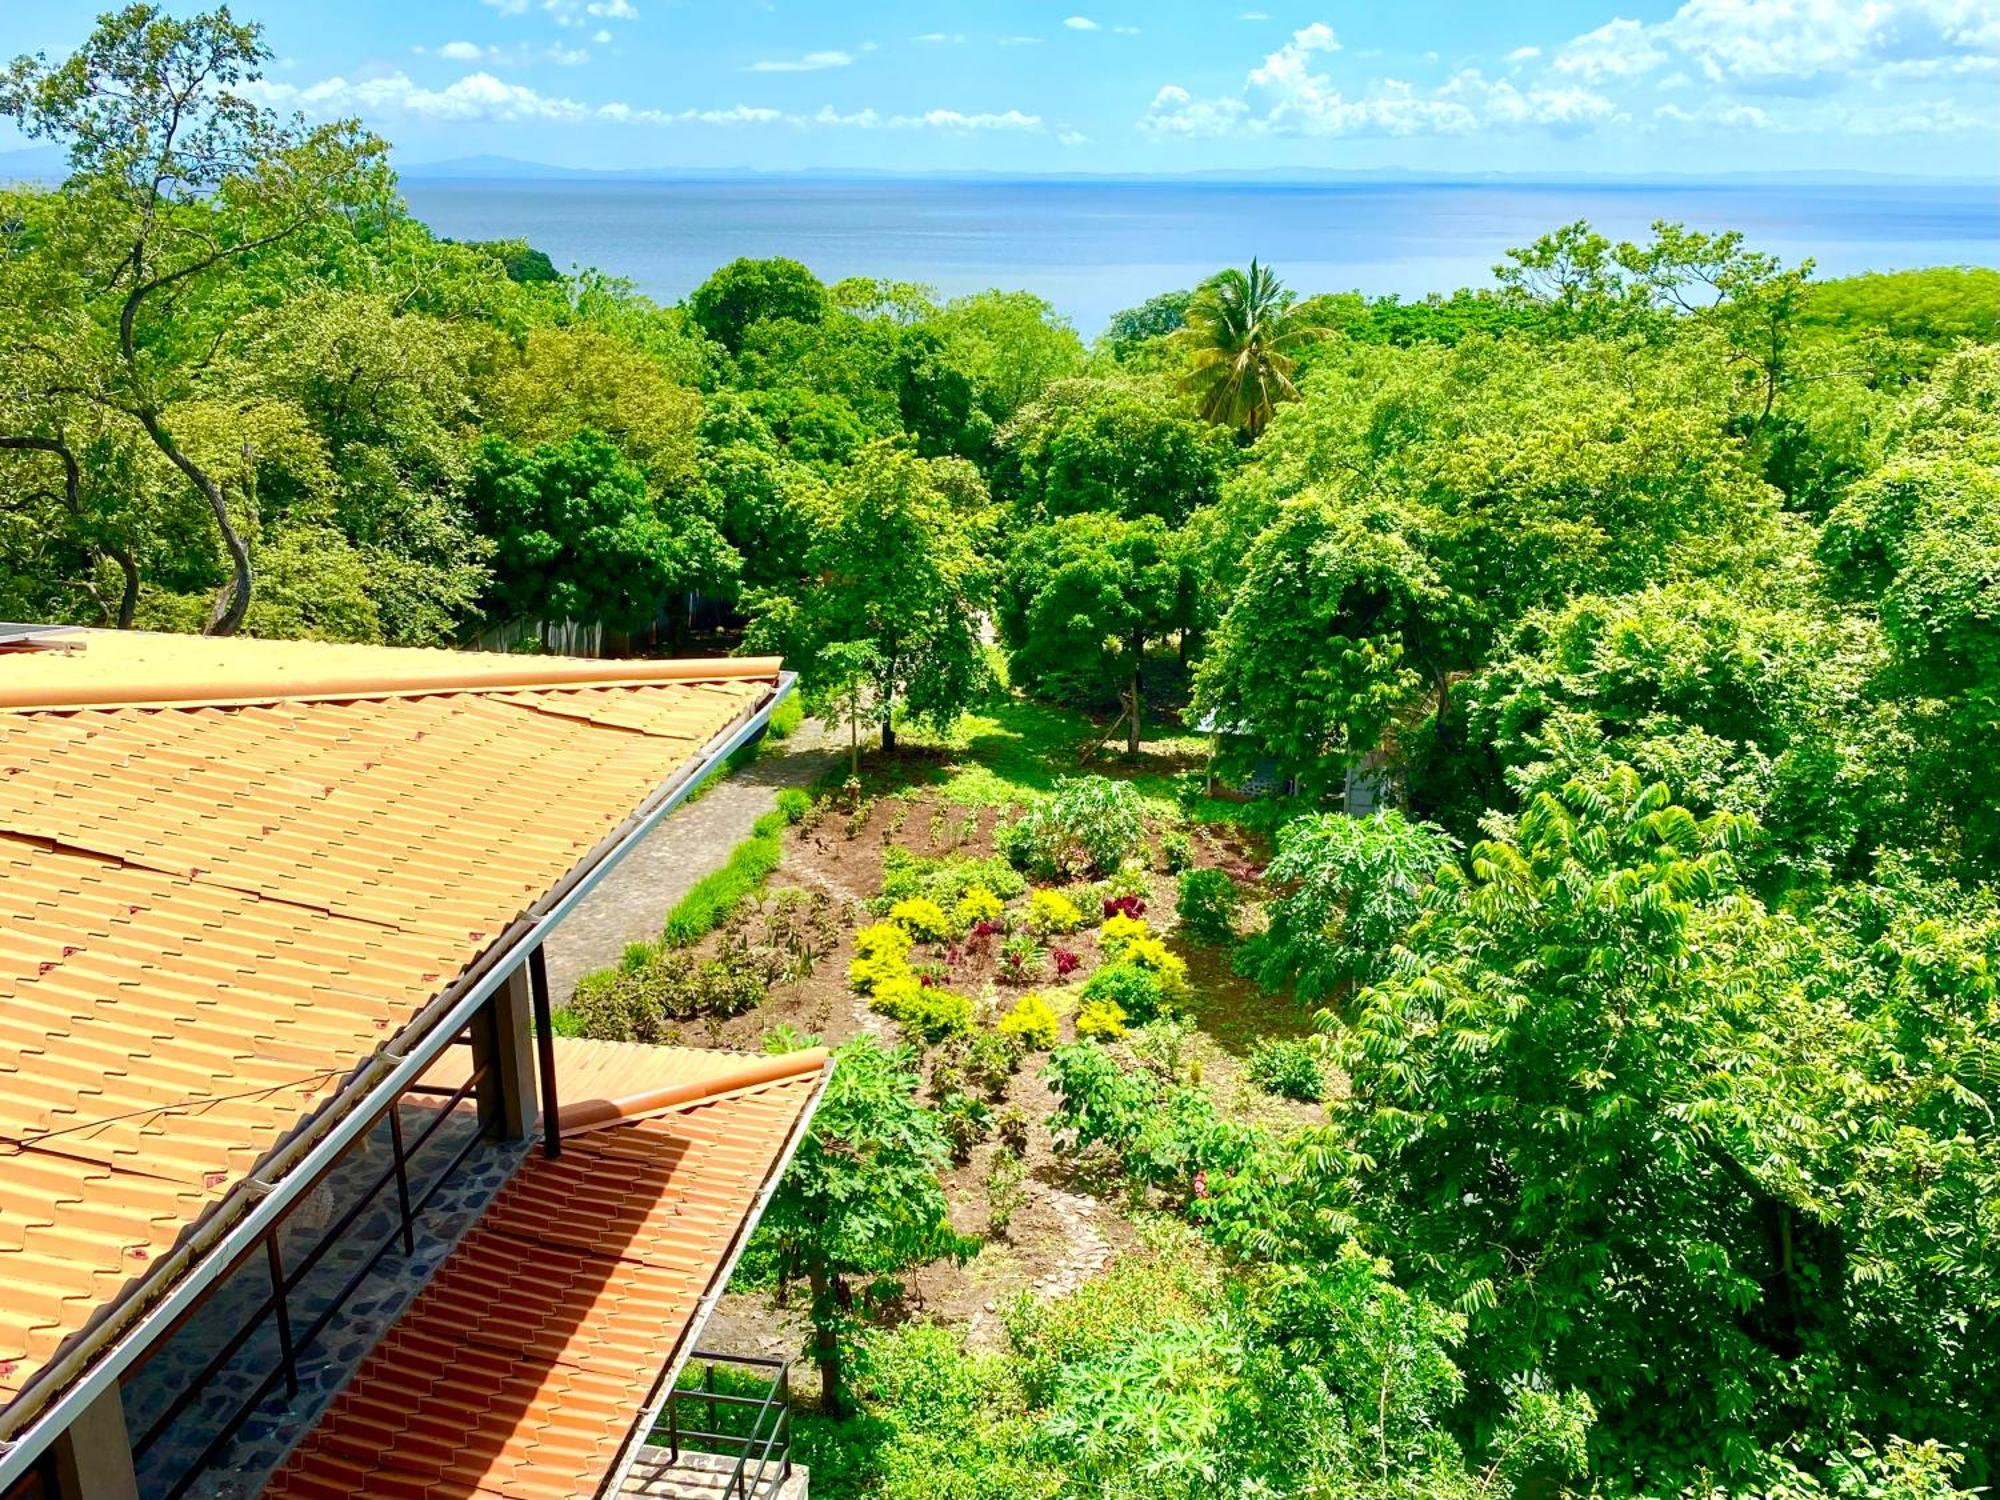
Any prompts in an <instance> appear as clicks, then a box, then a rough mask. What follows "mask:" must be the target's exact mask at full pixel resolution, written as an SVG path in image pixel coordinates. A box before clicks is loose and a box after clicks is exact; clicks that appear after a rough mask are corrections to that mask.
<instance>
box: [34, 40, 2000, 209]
mask: <svg viewBox="0 0 2000 1500" xmlns="http://www.w3.org/2000/svg"><path fill="white" fill-rule="evenodd" d="M0 8H4V9H6V10H7V11H8V12H10V14H9V16H8V20H7V25H6V27H5V28H4V32H5V35H4V40H0V50H5V51H6V52H8V53H12V52H16V51H20V50H40V51H44V52H46V53H48V54H49V55H50V56H51V57H54V56H59V55H61V54H63V53H65V52H67V51H68V50H69V49H70V48H72V47H73V46H74V45H75V44H76V43H77V42H78V41H79V40H80V39H81V38H82V37H83V36H84V34H85V33H86V32H87V30H88V29H89V26H90V22H91V17H92V15H93V14H94V12H95V11H96V10H98V9H99V8H101V6H99V5H93V4H81V3H76V0H35V3H32V4H30V3H28V0H0ZM170 8H172V9H175V10H180V11H185V10H188V9H191V8H193V7H190V6H187V5H185V4H178V3H177V4H174V5H172V6H171V7H170ZM235 11H236V14H237V15H238V16H239V17H242V18H248V19H255V20H258V21H261V22H262V23H263V24H264V26H265V28H266V39H267V40H268V42H269V44H270V45H271V47H272V49H273V51H274V52H275V53H276V55H277V56H276V61H275V63H274V64H273V66H272V67H271V69H270V71H269V74H268V76H267V79H266V80H265V82H264V84H263V85H262V89H263V93H264V96H265V97H266V99H267V100H268V101H269V102H271V103H272V104H274V105H278V106H280V107H283V108H285V109H287V110H293V109H296V110H302V111H304V112H305V113H307V114H308V115H312V116H315V117H331V116H337V115H345V114H357V115H359V116H361V117H362V118H363V119H364V120H366V121H367V122H368V123H369V124H370V125H371V126H373V127H374V128H375V129H377V130H379V131H380V132H381V133H382V134H384V135H385V136H387V137H388V138H389V139H390V140H391V141H393V142H394V143H395V145H396V148H397V155H398V159H399V160H400V161H402V162H404V163H413V162H424V161H434V160H439V159H444V158H450V157H457V156H466V155H473V154H482V153H494V154H500V155H507V156H516V157H523V158H527V159H531V160H536V161H545V162H552V163H558V164H562V165H569V166H596V167H753V168H777V169H785V168H800V167H832V168H840V167H849V168H871V169H874V168H889V169H905V170H940V169H943V170H952V169H973V170H1000V171H1025V172H1076V171H1084V172H1173V171H1189V170H1214V169H1225V170H1226V169H1266V168H1271V167H1330V168H1379V167H1407V168H1413V169H1427V170H1463V171H1535V172H1548V171H1558V172H1560V171H1577V172H1612V173H1631V174H1644V173H1657V172H1693V173H1706V172H1716V171H1737V170H1750V171H1755V170H1765V169H1784V170H1797V169H1862V170H1873V171H1888V172H1916V173H1926V174H1943V175H1960V176H1994V175H2000V0H1685V3H1678V4H1677V3H1673V0H1660V3H1651V0H1648V3H1636V0H1550V3H1544V4H1528V3H1518V0H1455V3H1443V0H1365V3H1363V0H1345V3H1329V0H1312V3H1308V4H1304V5H1292V4H1285V3H1279V0H1200V3H1196V0H1050V3H1041V0H1017V3H1012V4H1003V3H997V0H928V3H906V0H843V3H838V4H835V3H804V0H340V3H325V0H238V3H237V4H236V6H235ZM4 130H5V127H0V131H4ZM19 144H21V142H19V140H18V139H17V138H14V137H12V136H10V135H0V147H5V146H11V145H19Z"/></svg>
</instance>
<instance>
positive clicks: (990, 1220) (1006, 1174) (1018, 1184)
mask: <svg viewBox="0 0 2000 1500" xmlns="http://www.w3.org/2000/svg"><path fill="white" fill-rule="evenodd" d="M1027 1175H1028V1172H1027V1168H1026V1166H1024V1165H1023V1164H1022V1161H1021V1158H1020V1156H1019V1155H1017V1154H1016V1153H1015V1152H1012V1151H1009V1150H1006V1149H1005V1148H1004V1147H1003V1148H1002V1149H1001V1150H999V1151H996V1152H994V1153H993V1163H992V1165H991V1166H989V1167H988V1168H987V1169H986V1230H987V1233H989V1234H993V1235H997V1236H999V1237H1000V1238H1002V1239H1005V1238H1006V1236H1007V1226H1008V1225H1010V1224H1012V1223H1013V1222H1014V1215H1015V1214H1017V1213H1019V1212H1020V1211H1021V1207H1022V1205H1023V1204H1025V1203H1026V1202H1027V1201H1028V1192H1027V1187H1026V1179H1027Z"/></svg>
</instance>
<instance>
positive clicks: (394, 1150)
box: [132, 1036, 490, 1500]
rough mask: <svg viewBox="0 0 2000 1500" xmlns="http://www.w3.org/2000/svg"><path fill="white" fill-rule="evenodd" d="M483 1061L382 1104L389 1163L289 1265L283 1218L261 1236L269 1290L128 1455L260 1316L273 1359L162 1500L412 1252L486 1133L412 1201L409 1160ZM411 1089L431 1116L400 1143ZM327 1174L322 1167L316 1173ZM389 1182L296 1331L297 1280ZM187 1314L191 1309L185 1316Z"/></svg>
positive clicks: (173, 1417) (152, 1438) (176, 1415)
mask: <svg viewBox="0 0 2000 1500" xmlns="http://www.w3.org/2000/svg"><path fill="white" fill-rule="evenodd" d="M456 1040H457V1041H459V1042H460V1043H463V1042H464V1041H465V1040H466V1038H465V1037H463V1036H461V1037H459V1038H457V1039H456ZM489 1067H490V1065H489V1064H484V1063H482V1064H480V1065H477V1066H475V1067H474V1068H473V1069H472V1070H471V1072H470V1074H469V1075H468V1076H467V1078H466V1079H465V1081H464V1082H463V1083H461V1084H459V1085H457V1086H456V1087H448V1086H440V1085H431V1084H422V1083H417V1084H412V1085H410V1086H409V1087H408V1088H406V1089H404V1090H403V1091H402V1093H401V1094H399V1095H397V1097H396V1098H395V1100H393V1101H392V1102H391V1103H389V1104H388V1105H386V1106H385V1107H384V1108H383V1109H382V1111H381V1112H380V1114H379V1115H378V1116H377V1123H380V1122H381V1121H382V1120H383V1119H384V1118H385V1117H386V1120H387V1123H388V1126H389V1137H390V1152H389V1156H390V1160H389V1165H388V1166H387V1167H386V1168H384V1169H383V1170H382V1171H381V1172H380V1173H378V1174H377V1175H376V1176H375V1177H374V1178H373V1180H372V1181H370V1182H368V1183H367V1184H366V1185H365V1186H364V1187H363V1188H362V1189H361V1191H360V1193H359V1194H358V1195H357V1197H356V1198H355V1200H354V1201H353V1202H352V1203H351V1204H350V1205H349V1206H348V1208H347V1211H346V1212H345V1213H343V1214H342V1215H341V1216H340V1217H339V1218H338V1219H336V1220H335V1221H334V1222H333V1224H332V1225H331V1226H329V1227H328V1228H327V1229H326V1230H324V1231H323V1232H322V1233H321V1234H319V1236H318V1237H317V1239H316V1241H315V1243H314V1244H313V1245H312V1247H311V1248H310V1249H309V1250H308V1251H307V1252H306V1253H305V1255H304V1256H303V1257H301V1258H300V1259H298V1260H297V1261H295V1262H293V1263H292V1264H291V1265H290V1266H289V1267H288V1266H287V1265H286V1264H285V1259H284V1256H283V1253H282V1251H281V1249H280V1246H279V1236H280V1234H281V1233H282V1232H283V1230H284V1228H285V1221H283V1220H280V1221H279V1222H278V1223H277V1224H275V1225H273V1226H272V1227H271V1229H270V1230H268V1231H267V1232H266V1233H265V1234H264V1235H263V1237H262V1240H263V1251H264V1258H265V1264H266V1267H267V1270H268V1273H269V1278H270V1290H269V1291H268V1292H267V1293H266V1294H265V1295H264V1297H263V1299H262V1300H261V1301H260V1302H258V1303H257V1304H256V1306H254V1307H253V1308H251V1309H250V1310H249V1312H248V1314H247V1316H245V1317H244V1318H243V1320H242V1322H241V1323H239V1324H238V1326H237V1328H236V1330H235V1332H234V1333H233V1334H231V1335H230V1337H229V1338H228V1339H227V1340H225V1341H224V1342H223V1344H222V1346H221V1347H220V1348H219V1349H217V1350H216V1352H215V1353H214V1354H213V1355H212V1356H211V1357H210V1358H209V1360H208V1361H207V1363H206V1364H205V1365H204V1366H203V1368H202V1369H201V1370H200V1372H199V1373H197V1374H196V1375H195V1376H194V1378H193V1379H191V1380H190V1381H188V1382H187V1383H186V1385H185V1386H183V1387H182V1389H181V1391H180V1393H179V1394H178V1395H177V1396H175V1397H174V1399H173V1400H172V1401H170V1402H169V1403H168V1404H167V1407H166V1409H165V1410H164V1411H162V1412H161V1413H160V1415H159V1416H158V1417H156V1418H155V1419H154V1420H153V1422H152V1423H151V1424H150V1425H149V1426H148V1427H147V1428H146V1430H145V1431H144V1432H143V1433H142V1434H140V1435H139V1437H138V1439H137V1440H136V1441H135V1442H134V1443H133V1444H132V1450H133V1452H134V1454H136V1455H143V1454H145V1453H146V1452H147V1451H148V1450H149V1449H150V1448H151V1447H152V1446H153V1445H154V1444H155V1443H156V1442H158V1441H159V1439H160V1438H161V1437H162V1436H164V1435H165V1433H166V1431H167V1430H168V1428H170V1427H171V1426H173V1424H174V1423H175V1422H176V1421H178V1420H179V1419H180V1418H181V1417H182V1416H183V1415H185V1414H186V1412H187V1411H188V1409H189V1408H190V1407H192V1406H193V1405H194V1404H195V1403H196V1402H197V1401H199V1400H201V1399H202V1398H203V1397H204V1396H206V1395H207V1394H209V1393H210V1391H211V1390H212V1389H213V1384H212V1383H213V1382H214V1380H215V1378H216V1376H218V1375H219V1374H220V1373H221V1371H222V1370H223V1369H224V1368H225V1367H226V1366H227V1365H228V1364H229V1363H230V1362H231V1361H232V1360H234V1359H235V1358H236V1356H237V1354H238V1353H239V1352H240V1351H241V1350H242V1349H243V1347H244V1345H245V1344H247V1343H248V1342H249V1341H250V1339H251V1337H252V1336H253V1335H254V1334H255V1333H256V1332H257V1331H258V1329H260V1328H261V1327H263V1326H264V1324H265V1323H266V1321H267V1320H268V1321H274V1322H275V1323H276V1324H277V1333H278V1362H277V1365H276V1367H275V1368H273V1369H271V1370H270V1371H269V1372H268V1373H267V1374H266V1375H265V1376H264V1378H263V1379H262V1380H261V1381H260V1382H259V1383H258V1384H257V1386H256V1387H255V1389H254V1390H253V1391H252V1392H251V1393H250V1395H249V1396H248V1397H247V1398H246V1399H242V1400H240V1401H238V1402H237V1403H236V1404H235V1406H234V1409H233V1410H232V1411H231V1412H230V1413H229V1415H228V1416H227V1417H226V1418H225V1419H224V1420H223V1421H222V1423H221V1425H220V1427H219V1428H218V1429H217V1430H216V1431H215V1432H214V1434H213V1436H212V1437H211V1438H210V1440H209V1442H208V1443H207V1445H206V1446H205V1447H204V1448H203V1450H202V1452H201V1454H200V1456H199V1457H198V1458H197V1459H196V1460H195V1461H194V1462H193V1463H192V1464H190V1465H189V1466H188V1467H187V1468H186V1469H185V1470H184V1471H183V1472H182V1473H181V1474H180V1476H179V1477H178V1479H176V1480H175V1482H174V1483H173V1484H172V1486H171V1487H170V1488H169V1489H168V1490H167V1491H166V1496H167V1500H179V1497H180V1496H182V1495H184V1494H186V1493H187V1491H188V1489H189V1488H190V1487H191V1486H192V1485H193V1484H194V1482H195V1481H196V1480H197V1479H199V1478H200V1477H201V1475H202V1474H203V1473H205V1472H206V1471H207V1470H208V1468H209V1467H210V1466H211V1465H212V1464H213V1463H214V1462H215V1461H216V1459H217V1458H218V1457H220V1456H221V1454H222V1452H223V1450H225V1449H226V1448H227V1447H228V1446H229V1444H230V1442H231V1441H233V1440H234V1438H235V1436H236V1434H237V1433H238V1432H239V1431H241V1430H242V1428H243V1425H244V1424H245V1423H246V1422H248V1421H249V1420H250V1418H251V1417H252V1416H253V1415H254V1414H255V1413H256V1411H257V1409H258V1407H260V1406H261V1405H263V1403H264V1401H265V1400H266V1398H268V1397H269V1396H270V1395H271V1394H272V1393H273V1392H274V1391H275V1390H276V1389H277V1387H278V1385H279V1383H280V1382H281V1381H282V1382H283V1384H284V1386H285V1390H286V1393H287V1394H288V1395H293V1396H295V1395H297V1394H298V1391H299V1363H300V1358H301V1356H302V1355H304V1354H305V1353H306V1351H307V1350H309V1349H311V1348H312V1347H313V1346H314V1345H315V1344H316V1343H317V1342H318V1339H319V1336H320V1335H321V1334H322V1333H324V1332H325V1331H326V1328H327V1326H328V1325H329V1324H330V1323H331V1322H332V1321H333V1319H334V1318H335V1316H336V1315H338V1314H339V1312H340V1310H341V1309H342V1308H343V1307H344V1306H346V1304H347V1302H348V1300H349V1299H350V1298H351V1297H353V1295H354V1294H355V1292H356V1291H358V1290H359V1289H360V1288H361V1285H362V1284H363V1283H364V1282H365V1281H367V1279H368V1278H369V1277H370V1276H371V1275H372V1274H373V1273H374V1272H375V1269H376V1268H377V1267H378V1266H380V1265H381V1263H382V1261H383V1260H384V1259H385V1258H387V1256H388V1255H389V1254H390V1252H391V1251H392V1250H394V1249H395V1248H396V1247H398V1246H399V1245H400V1246H401V1248H402V1251H403V1253H404V1254H405V1255H413V1254H414V1253H415V1252H416V1221H417V1219H418V1217H419V1216H421V1215H422V1214H423V1212H424V1210H425V1209H427V1208H429V1207H430V1205H431V1200H432V1199H434V1198H435V1197H436V1196H437V1194H438V1191H439V1190H440V1189H441V1188H442V1187H444V1185H445V1184H446V1183H447V1182H448V1181H450V1180H451V1179H452V1178H453V1177H454V1176H455V1175H456V1173H457V1171H458V1169H459V1167H461V1166H462V1165H464V1163H465V1159H466V1158H467V1157H468V1156H470V1155H471V1154H472V1152H473V1150H474V1149H476V1148H477V1147H478V1145H479V1144H480V1142H481V1141H482V1140H483V1139H484V1138H485V1132H484V1131H483V1130H478V1129H474V1130H471V1131H469V1132H467V1137H466V1139H465V1141H464V1142H463V1143H461V1144H460V1145H459V1146H458V1148H457V1149H456V1150H454V1151H453V1152H452V1155H451V1157H450V1159H449V1160H447V1161H446V1162H445V1163H444V1164H443V1165H442V1166H441V1167H439V1168H438V1169H437V1170H436V1171H435V1172H434V1174H433V1175H432V1177H431V1180H430V1182H429V1184H428V1185H427V1186H426V1187H425V1189H424V1191H423V1193H422V1195H421V1196H419V1197H416V1198H415V1199H412V1197H411V1193H410V1179H409V1164H410V1162H411V1159H412V1158H414V1157H415V1156H416V1155H417V1153H418V1152H420V1151H422V1150H423V1148H424V1147H425V1146H426V1145H428V1144H429V1142H430V1140H431V1138H432V1137H433V1136H435V1135H436V1134H437V1133H438V1131H439V1130H440V1129H441V1128H442V1127H443V1126H444V1125H445V1124H446V1123H448V1122H449V1121H450V1120H451V1119H452V1118H453V1117H454V1111H455V1110H456V1109H457V1108H458V1107H459V1106H460V1105H462V1104H465V1103H467V1102H469V1101H470V1100H471V1099H472V1098H473V1097H474V1095H475V1094H476V1093H477V1092H478V1090H479V1087H480V1085H481V1084H483V1083H484V1082H485V1081H486V1079H487V1076H488V1072H489ZM411 1095H418V1096H423V1097H428V1098H434V1099H435V1100H436V1101H437V1103H436V1105H435V1106H434V1110H433V1113H432V1116H431V1118H430V1120H429V1121H428V1122H427V1123H426V1124H425V1125H424V1127H423V1129H422V1130H420V1131H419V1132H418V1133H417V1135H416V1138H415V1139H414V1140H411V1141H407V1142H406V1141H405V1139H404V1136H403V1119H402V1102H403V1099H404V1098H406V1097H408V1096H411ZM371 1128H372V1127H371ZM331 1171H332V1167H331V1166H329V1167H328V1168H327V1173H330V1172H331ZM327 1173H322V1174H321V1175H322V1177H324V1176H325V1175H327ZM391 1186H393V1187H394V1188H395V1190H396V1209H395V1213H394V1221H393V1223H392V1224H391V1225H390V1227H389V1232H388V1234H387V1235H386V1236H384V1237H383V1239H382V1240H381V1241H380V1243H379V1244H377V1246H376V1247H375V1249H374V1251H373V1253H372V1254H370V1255H369V1256H368V1257H367V1258H366V1259H365V1260H364V1261H363V1262H362V1263H361V1264H360V1265H359V1266H358V1267H356V1268H355V1269H354V1270H353V1271H352V1272H351V1273H350V1274H349V1275H348V1276H347V1277H346V1278H345V1279H344V1281H343V1282H342V1284H341V1285H340V1287H339V1288H338V1289H337V1290H336V1291H334V1293H333V1294H332V1296H331V1297H329V1298H328V1299H327V1301H326V1303H325V1305H324V1306H323V1307H321V1308H320V1310H319V1313H318V1315H317V1316H316V1317H314V1318H313V1320H312V1321H311V1322H310V1323H309V1324H307V1325H306V1327H305V1329H304V1330H303V1331H301V1332H299V1333H297V1334H296V1335H295V1334H294V1331H293V1328H292V1320H291V1311H292V1309H291V1299H292V1296H293V1294H294V1293H296V1292H298V1291H299V1289H300V1287H301V1284H302V1283H303V1282H304V1281H305V1280H306V1278H307V1277H308V1276H310V1275H311V1274H312V1272H313V1270H314V1269H315V1268H316V1267H317V1266H318V1265H319V1263H320V1262H321V1261H322V1260H323V1259H324V1258H325V1257H326V1254H327V1252H328V1251H329V1250H331V1249H332V1248H333V1247H334V1245H335V1244H337V1243H339V1242H340V1241H341V1240H342V1238H343V1237H344V1236H345V1235H346V1234H347V1231H348V1230H349V1229H351V1228H353V1226H354V1225H355V1223H356V1221H357V1220H359V1219H360V1217H361V1216H362V1214H363V1213H365V1212H366V1211H368V1210H369V1209H370V1208H371V1207H372V1206H374V1205H375V1203H376V1202H377V1200H378V1199H380V1198H381V1197H382V1195H383V1194H384V1193H385V1192H386V1191H387V1190H388V1189H389V1188H390V1187H391ZM253 1253H254V1252H253ZM245 1259H246V1260H247V1259H248V1257H247V1256H246V1257H245ZM233 1269H234V1268H232V1270H233ZM192 1312H193V1310H192V1309H190V1315H192Z"/></svg>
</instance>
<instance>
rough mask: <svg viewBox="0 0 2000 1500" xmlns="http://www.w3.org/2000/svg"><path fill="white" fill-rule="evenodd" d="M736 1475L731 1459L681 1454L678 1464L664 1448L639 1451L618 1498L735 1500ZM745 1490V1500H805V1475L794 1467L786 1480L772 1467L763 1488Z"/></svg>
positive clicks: (704, 1454)
mask: <svg viewBox="0 0 2000 1500" xmlns="http://www.w3.org/2000/svg"><path fill="white" fill-rule="evenodd" d="M747 1467H749V1468H755V1467H756V1466H755V1465H754V1464H752V1465H749V1466H747ZM735 1472H736V1460H735V1458H734V1457H729V1458H723V1457H720V1456H718V1455H716V1454H713V1453H689V1452H686V1451H685V1450H683V1451H682V1453H681V1456H680V1461H679V1462H678V1463H677V1462H675V1461H674V1460H673V1459H672V1458H670V1457H669V1456H668V1453H667V1450H666V1449H665V1448H654V1447H650V1446H649V1447H645V1448H642V1449H640V1450H639V1457H638V1459H637V1460H636V1461H635V1462H634V1463H633V1465H632V1472H631V1474H630V1476H629V1477H627V1479H626V1481H625V1488H624V1489H622V1490H621V1491H619V1496H620V1500H724V1496H725V1495H726V1496H727V1497H728V1500H736V1491H734V1490H732V1489H730V1488H729V1477H730V1475H732V1474H733V1473H735ZM746 1478H747V1475H746ZM745 1489H746V1490H749V1491H750V1493H749V1494H748V1495H747V1497H746V1500H806V1471H805V1469H804V1468H802V1467H800V1466H799V1465H797V1464H794V1465H793V1466H792V1474H791V1478H789V1479H785V1478H782V1477H780V1475H779V1473H778V1466H777V1465H776V1464H775V1463H774V1464H772V1465H771V1466H770V1468H769V1469H768V1470H767V1471H766V1472H765V1476H764V1483H763V1484H762V1485H759V1486H756V1487H754V1488H752V1487H751V1486H749V1485H748V1484H747V1483H746V1485H745Z"/></svg>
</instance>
